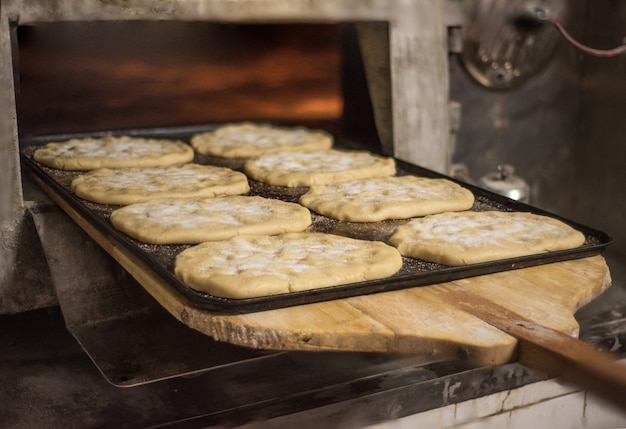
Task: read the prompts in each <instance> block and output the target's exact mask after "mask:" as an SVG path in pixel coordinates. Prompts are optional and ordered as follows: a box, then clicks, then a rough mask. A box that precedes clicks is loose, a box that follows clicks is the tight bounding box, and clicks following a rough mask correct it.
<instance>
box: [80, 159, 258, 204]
mask: <svg viewBox="0 0 626 429" xmlns="http://www.w3.org/2000/svg"><path fill="white" fill-rule="evenodd" d="M71 186H72V190H73V191H74V193H75V194H76V195H77V196H79V197H81V198H84V199H86V200H89V201H93V202H96V203H100V204H121V205H125V204H133V203H138V202H143V201H149V200H154V199H158V198H199V197H215V196H225V195H239V194H244V193H246V192H248V190H249V189H250V188H249V185H248V179H247V177H246V176H245V175H244V174H243V173H240V172H237V171H234V170H231V169H229V168H225V167H215V166H210V165H199V164H186V165H183V166H181V167H154V168H126V169H116V170H112V169H108V168H102V169H98V170H94V171H90V172H88V173H85V174H83V175H81V176H78V177H77V178H76V179H74V180H73V181H72V185H71Z"/></svg>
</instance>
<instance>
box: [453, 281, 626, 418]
mask: <svg viewBox="0 0 626 429" xmlns="http://www.w3.org/2000/svg"><path fill="white" fill-rule="evenodd" d="M442 297H444V298H445V299H446V300H448V301H449V302H453V303H454V304H455V305H456V306H458V307H459V308H461V309H462V310H463V311H466V312H467V313H469V314H473V315H474V316H476V317H478V318H480V319H481V320H484V321H485V322H487V323H489V324H490V325H493V326H495V327H496V328H498V329H500V330H502V331H503V332H506V333H507V334H509V335H511V336H513V337H514V338H515V339H517V341H518V351H517V362H519V363H520V364H521V365H524V366H526V367H528V368H532V369H535V370H538V371H540V372H542V373H544V374H546V375H548V376H550V377H560V378H562V379H563V380H565V381H568V382H571V383H573V384H576V385H578V386H581V387H583V388H585V389H586V390H589V391H590V392H592V393H595V394H596V395H598V396H599V397H601V398H603V399H605V400H607V401H609V402H611V403H613V404H615V405H618V406H619V407H621V408H622V409H626V365H624V364H620V363H619V362H617V361H616V359H615V358H614V357H613V356H612V355H610V354H608V353H606V352H601V351H600V350H598V349H596V348H594V347H592V346H591V345H589V344H587V343H584V342H582V341H580V340H577V339H576V338H574V337H572V336H570V335H567V334H565V333H562V332H559V331H556V330H554V329H551V328H547V327H545V326H542V325H540V324H538V323H536V322H534V321H532V320H529V319H527V318H525V317H523V316H520V315H519V314H517V313H515V312H513V311H510V310H507V309H506V308H504V307H502V306H500V305H498V304H495V303H494V302H493V301H490V300H488V299H485V298H483V297H481V296H479V295H476V294H474V293H471V292H467V291H464V290H462V289H458V290H455V291H449V292H447V293H444V294H442Z"/></svg>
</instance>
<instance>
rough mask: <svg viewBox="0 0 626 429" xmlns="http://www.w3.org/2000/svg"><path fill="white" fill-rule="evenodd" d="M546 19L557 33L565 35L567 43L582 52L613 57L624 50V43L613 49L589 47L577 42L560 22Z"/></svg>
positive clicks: (625, 47) (625, 49)
mask: <svg viewBox="0 0 626 429" xmlns="http://www.w3.org/2000/svg"><path fill="white" fill-rule="evenodd" d="M548 21H549V22H550V23H551V24H552V25H554V26H555V27H556V29H557V30H558V31H559V33H561V35H562V36H563V37H565V39H566V40H567V41H568V42H569V43H571V44H572V45H574V46H575V47H576V48H578V49H580V50H581V51H583V52H585V53H587V54H589V55H595V56H596V57H615V56H617V55H621V54H623V53H625V52H626V45H621V46H618V47H616V48H613V49H594V48H590V47H589V46H585V45H583V44H582V43H580V42H578V41H577V40H574V38H573V37H572V36H570V35H569V33H568V32H567V31H565V28H563V26H562V25H561V23H560V22H558V21H555V20H553V19H549V20H548Z"/></svg>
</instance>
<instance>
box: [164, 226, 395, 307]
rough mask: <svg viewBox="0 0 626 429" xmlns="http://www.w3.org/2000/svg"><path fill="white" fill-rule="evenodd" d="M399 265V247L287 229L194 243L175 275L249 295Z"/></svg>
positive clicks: (379, 272) (330, 282) (358, 277)
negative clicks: (267, 234)
mask: <svg viewBox="0 0 626 429" xmlns="http://www.w3.org/2000/svg"><path fill="white" fill-rule="evenodd" d="M401 267H402V258H401V256H400V254H399V253H398V251H397V250H396V249H394V248H393V247H391V246H388V245H386V244H385V243H382V242H379V241H365V240H356V239H353V238H347V237H341V236H338V235H332V234H323V233H287V234H281V235H276V236H270V237H268V236H257V235H249V236H238V237H233V238H232V239H229V240H225V241H219V242H207V243H202V244H199V245H197V246H195V247H192V248H190V249H187V250H184V251H183V252H181V253H180V254H179V255H178V256H177V258H176V262H175V274H176V276H177V277H178V278H179V279H181V281H182V282H183V283H185V284H186V285H187V286H189V287H191V288H193V289H196V290H199V291H204V292H207V293H210V294H212V295H215V296H220V297H224V298H249V297H255V296H264V295H273V294H280V293H288V292H295V291H301V290H309V289H315V288H321V287H329V286H336V285H342V284H348V283H354V282H361V281H365V280H373V279H378V278H384V277H388V276H391V275H393V274H395V273H396V272H397V271H398V270H399V269H400V268H401Z"/></svg>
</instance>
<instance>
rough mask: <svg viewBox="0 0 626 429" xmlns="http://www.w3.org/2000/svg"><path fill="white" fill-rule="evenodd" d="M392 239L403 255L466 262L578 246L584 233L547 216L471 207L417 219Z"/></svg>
mask: <svg viewBox="0 0 626 429" xmlns="http://www.w3.org/2000/svg"><path fill="white" fill-rule="evenodd" d="M389 242H390V244H392V245H394V246H396V247H397V248H398V250H399V251H400V253H401V254H402V255H404V256H409V257H413V258H417V259H423V260H427V261H431V262H437V263H441V264H445V265H466V264H472V263H478V262H487V261H494V260H499V259H506V258H514V257H520V256H527V255H534V254H540V253H544V252H550V251H556V250H564V249H570V248H575V247H578V246H581V245H582V244H584V242H585V237H584V235H583V234H582V233H581V232H580V231H577V230H576V229H574V228H572V227H570V226H569V225H567V224H565V223H563V222H561V221H559V220H557V219H554V218H551V217H548V216H540V215H536V214H532V213H526V212H498V211H487V212H471V211H470V212H458V213H442V214H436V215H431V216H426V217H424V218H417V219H413V220H411V221H410V222H409V223H407V224H405V225H402V226H399V227H398V228H397V229H396V231H395V232H394V234H393V235H392V236H391V238H390V240H389Z"/></svg>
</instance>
